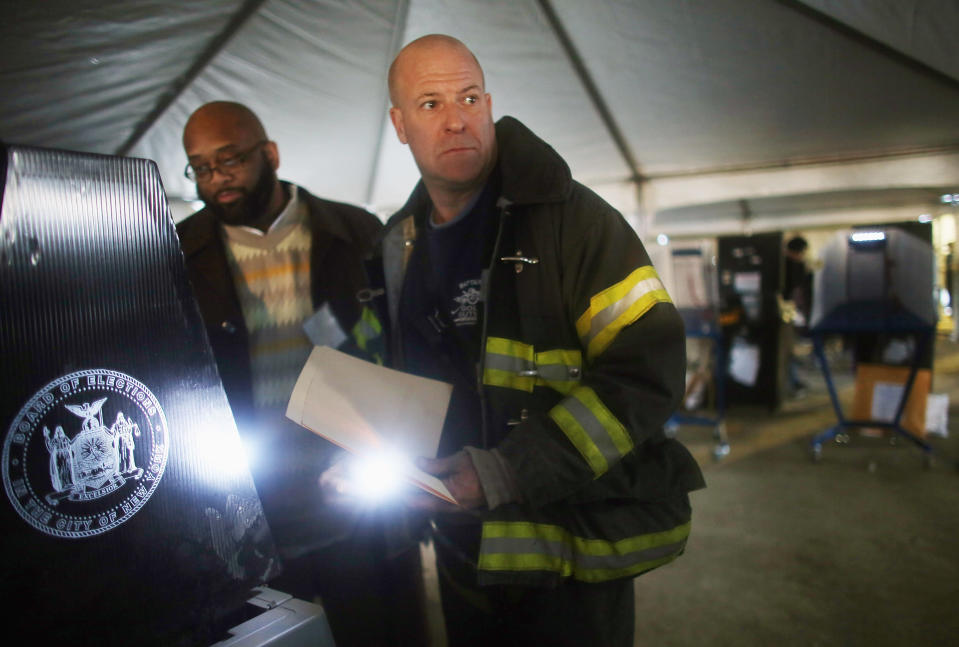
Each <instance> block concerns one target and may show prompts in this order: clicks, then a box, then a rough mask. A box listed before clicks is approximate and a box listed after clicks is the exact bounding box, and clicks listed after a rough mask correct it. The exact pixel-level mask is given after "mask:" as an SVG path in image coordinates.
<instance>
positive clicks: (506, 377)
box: [483, 368, 536, 392]
mask: <svg viewBox="0 0 959 647" xmlns="http://www.w3.org/2000/svg"><path fill="white" fill-rule="evenodd" d="M483 384H486V385H488V386H502V387H504V388H507V389H517V390H519V391H527V392H532V391H533V386H535V385H536V378H535V377H525V376H522V375H517V374H516V373H513V372H511V371H500V370H497V369H495V368H486V369H483Z"/></svg>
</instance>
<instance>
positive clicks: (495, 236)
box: [367, 35, 704, 647]
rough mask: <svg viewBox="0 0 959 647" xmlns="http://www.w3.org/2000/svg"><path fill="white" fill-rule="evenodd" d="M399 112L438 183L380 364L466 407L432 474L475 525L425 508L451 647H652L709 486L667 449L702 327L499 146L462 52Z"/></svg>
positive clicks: (400, 262) (427, 74)
mask: <svg viewBox="0 0 959 647" xmlns="http://www.w3.org/2000/svg"><path fill="white" fill-rule="evenodd" d="M389 91H390V98H391V101H392V107H391V108H390V111H389V112H390V118H391V120H392V123H393V126H394V128H395V130H396V133H397V136H398V138H399V140H400V141H401V142H402V143H403V144H406V145H408V146H409V147H410V150H411V152H412V154H413V158H414V160H415V162H416V164H417V166H418V168H419V170H420V173H421V176H422V180H421V182H419V184H418V185H417V186H416V188H415V189H414V190H413V193H412V195H411V196H410V198H409V200H408V202H407V203H406V205H405V206H404V207H403V208H402V209H400V211H399V212H398V213H396V214H395V215H394V216H393V217H392V218H391V219H390V221H389V223H388V224H387V228H386V231H385V234H384V235H383V237H382V242H381V244H380V245H379V248H378V256H377V257H376V258H374V260H373V262H372V263H371V264H370V276H371V278H372V288H373V289H372V291H371V292H368V293H367V294H368V295H376V296H374V297H373V298H372V300H369V301H368V302H367V307H369V308H370V313H371V315H370V316H373V315H374V314H375V316H376V318H377V321H378V322H379V324H380V330H382V331H383V332H382V334H381V335H380V336H379V337H377V338H375V339H370V340H369V341H368V343H369V344H371V345H372V344H373V343H379V344H380V346H381V350H382V352H383V353H385V356H386V357H387V358H388V359H387V361H388V363H389V364H390V365H391V366H393V367H395V368H400V369H402V370H405V371H408V372H411V373H414V374H418V375H421V376H425V377H430V378H436V379H440V380H444V381H446V382H449V383H452V384H453V385H454V386H453V395H452V398H451V403H450V407H449V410H448V412H447V415H446V420H445V424H444V428H443V433H442V436H441V439H440V447H439V452H438V456H439V457H438V458H433V457H429V458H427V457H421V458H420V459H419V461H418V464H419V466H420V467H421V468H422V469H424V470H425V471H427V472H429V473H431V474H433V475H435V476H437V477H439V478H440V479H442V481H443V482H444V484H445V485H446V486H447V488H448V489H449V490H450V492H451V493H452V494H453V496H454V498H455V499H456V501H457V502H458V505H455V506H454V505H451V504H448V503H445V502H443V501H441V500H439V499H438V498H435V497H430V495H428V494H425V493H423V494H411V495H410V499H409V502H410V505H412V506H414V507H418V508H421V509H424V510H427V511H428V512H429V513H430V514H431V515H432V523H433V528H434V543H435V549H436V557H437V568H438V572H439V578H440V590H441V597H442V607H443V614H444V618H445V621H446V631H447V635H448V638H449V644H450V645H451V646H453V647H456V646H460V645H526V644H529V645H553V646H556V645H576V646H581V645H597V646H598V645H622V646H624V647H625V646H627V645H632V644H633V633H634V628H633V623H634V594H633V578H634V577H635V576H637V575H639V574H641V573H644V572H646V571H649V570H651V569H654V568H656V567H658V566H661V565H663V564H666V563H668V562H670V561H672V560H673V559H675V558H676V557H678V556H679V555H680V554H682V552H683V551H684V549H685V546H686V540H687V537H688V536H689V532H690V517H691V511H690V503H689V497H688V492H689V491H691V490H695V489H697V488H700V487H703V486H704V482H703V478H702V474H701V472H700V470H699V468H698V466H697V465H696V463H695V461H694V460H693V458H692V457H691V456H690V454H689V453H688V451H686V449H685V448H684V447H683V446H682V445H681V444H680V443H679V442H677V441H675V440H672V439H669V438H666V436H665V435H664V432H663V424H664V423H665V421H666V420H667V418H668V417H669V416H670V414H671V413H672V412H673V411H674V410H675V409H676V407H677V405H678V403H679V401H680V399H681V397H682V394H683V387H684V379H683V373H684V370H685V332H684V328H683V323H682V320H681V319H680V317H679V315H678V313H677V311H676V309H675V307H674V306H673V304H672V303H671V301H670V299H669V295H668V294H667V293H666V291H665V289H664V288H663V286H662V283H661V282H660V280H659V278H658V276H657V274H656V271H655V270H654V269H653V267H652V265H651V264H650V261H649V257H648V256H647V254H646V251H645V249H644V248H643V245H642V244H641V243H640V241H639V239H638V238H637V236H636V234H635V232H634V231H633V230H632V228H631V227H630V226H629V225H628V224H627V223H626V221H625V220H624V219H623V217H622V216H621V215H620V214H619V213H617V212H616V211H615V210H614V209H613V208H612V207H610V206H609V205H608V204H606V203H605V202H604V201H603V200H602V199H600V198H599V197H598V196H596V195H595V194H594V193H592V192H591V191H589V190H588V189H586V188H585V187H583V186H582V185H580V184H578V183H577V182H575V181H573V179H572V177H571V175H570V171H569V168H568V166H567V165H566V163H565V162H564V161H563V160H562V159H561V158H560V156H559V155H558V154H557V153H556V151H554V150H553V149H552V148H550V146H549V145H548V144H546V143H545V142H544V141H542V140H541V139H539V138H538V137H537V136H536V135H534V134H533V133H532V132H531V131H530V130H529V129H527V128H526V127H525V126H524V125H523V124H521V123H520V122H519V121H517V120H516V119H513V118H510V117H503V118H502V119H501V120H500V121H499V122H497V123H495V124H494V122H493V118H492V100H491V98H490V95H489V94H487V93H486V91H485V79H484V76H483V71H482V69H481V67H480V65H479V62H478V61H477V59H476V57H475V56H474V55H473V53H472V52H470V50H469V49H467V47H466V46H465V45H464V44H463V43H461V42H460V41H458V40H456V39H454V38H451V37H449V36H444V35H430V36H424V37H423V38H420V39H417V40H415V41H413V42H412V43H410V44H408V45H407V46H406V47H404V48H403V49H402V51H400V53H399V54H398V55H397V57H396V58H395V60H394V61H393V64H392V66H391V67H390V70H389ZM640 624H641V623H640Z"/></svg>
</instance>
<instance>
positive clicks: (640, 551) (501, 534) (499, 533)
mask: <svg viewBox="0 0 959 647" xmlns="http://www.w3.org/2000/svg"><path fill="white" fill-rule="evenodd" d="M690 528H691V524H690V522H686V523H684V524H681V525H679V526H676V527H675V528H671V529H669V530H664V531H660V532H652V533H647V534H644V535H638V536H635V537H627V538H625V539H621V540H619V541H615V542H611V541H608V540H604V539H586V538H583V537H576V536H574V535H573V534H572V533H569V532H568V531H566V530H565V529H563V528H561V527H559V526H556V525H550V524H537V523H532V522H528V521H514V522H510V521H489V522H486V523H484V524H483V543H482V544H481V548H480V559H479V568H480V569H483V570H497V571H536V570H542V571H554V572H557V573H558V574H560V575H562V576H570V575H571V576H573V577H574V578H575V579H577V580H580V581H584V582H601V581H605V580H610V579H615V578H618V577H628V576H631V575H636V574H638V573H642V572H644V571H648V570H650V569H652V568H656V567H657V566H661V565H663V564H666V563H668V562H671V561H672V560H674V559H676V557H678V556H679V555H680V554H681V553H682V552H683V550H684V548H685V544H686V539H687V538H688V537H689V531H690ZM491 547H492V548H491ZM504 548H505V549H511V550H504Z"/></svg>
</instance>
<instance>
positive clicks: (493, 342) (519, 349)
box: [483, 337, 536, 392]
mask: <svg viewBox="0 0 959 647" xmlns="http://www.w3.org/2000/svg"><path fill="white" fill-rule="evenodd" d="M531 368H533V347H532V346H530V345H529V344H524V343H522V342H518V341H514V340H512V339H504V338H502V337H488V338H487V339H486V361H485V362H484V367H483V384H487V385H489V386H501V387H505V388H509V389H518V390H520V391H527V392H532V390H533V385H534V384H536V377H535V376H527V375H519V374H518V373H519V371H521V370H524V369H531Z"/></svg>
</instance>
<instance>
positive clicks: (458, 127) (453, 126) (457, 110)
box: [445, 104, 466, 133]
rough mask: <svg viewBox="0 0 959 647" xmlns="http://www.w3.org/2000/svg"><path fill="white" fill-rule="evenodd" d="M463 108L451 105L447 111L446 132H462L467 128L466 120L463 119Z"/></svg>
mask: <svg viewBox="0 0 959 647" xmlns="http://www.w3.org/2000/svg"><path fill="white" fill-rule="evenodd" d="M462 110H463V109H462V108H461V107H460V106H458V105H456V104H453V105H451V106H450V107H449V108H448V109H447V110H446V115H445V117H446V130H447V131H449V132H451V133H458V132H462V131H463V129H464V128H465V127H466V120H464V119H463V112H462Z"/></svg>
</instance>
